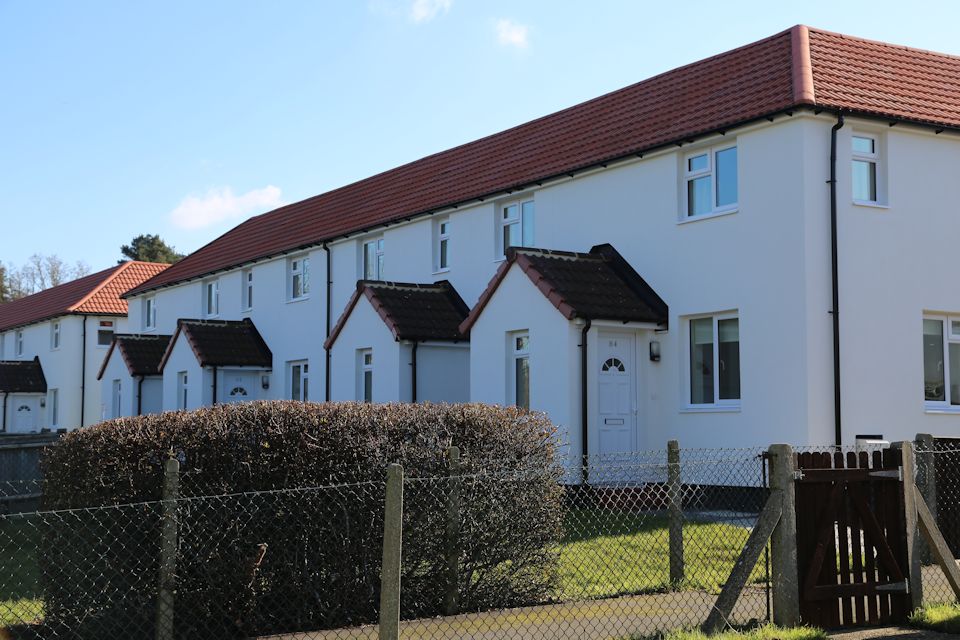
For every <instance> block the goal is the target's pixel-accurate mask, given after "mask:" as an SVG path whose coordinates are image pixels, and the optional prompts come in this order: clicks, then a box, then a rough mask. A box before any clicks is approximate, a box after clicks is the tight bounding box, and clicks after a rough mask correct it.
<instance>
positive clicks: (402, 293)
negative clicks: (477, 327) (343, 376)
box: [323, 280, 470, 349]
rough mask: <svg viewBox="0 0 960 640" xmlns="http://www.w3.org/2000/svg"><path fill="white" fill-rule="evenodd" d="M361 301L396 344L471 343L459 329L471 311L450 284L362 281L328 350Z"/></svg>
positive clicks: (358, 284)
mask: <svg viewBox="0 0 960 640" xmlns="http://www.w3.org/2000/svg"><path fill="white" fill-rule="evenodd" d="M361 297H366V298H367V300H369V301H370V304H371V305H372V306H373V308H374V310H375V311H376V312H377V313H378V314H379V315H380V318H381V319H382V320H383V322H384V324H386V325H387V328H388V329H390V332H391V333H392V334H393V337H394V339H396V340H416V341H418V342H419V341H424V340H443V341H453V342H456V341H461V340H468V339H469V332H468V333H467V334H464V333H462V332H461V331H460V329H459V326H460V323H461V322H463V320H464V318H466V317H467V314H468V312H469V310H470V309H469V307H467V305H466V303H464V301H463V299H462V298H461V297H460V294H458V293H457V290H456V289H454V288H453V285H452V284H450V283H449V282H447V281H446V280H442V281H440V282H437V283H435V284H412V283H406V282H381V281H375V280H360V281H359V282H357V288H356V290H355V291H354V292H353V295H352V296H351V297H350V300H349V301H348V302H347V306H346V309H344V311H343V314H342V315H341V316H340V319H339V320H338V321H337V324H336V326H334V328H333V330H332V331H331V333H330V337H329V338H328V339H327V340H326V342H324V345H323V346H324V348H325V349H329V348H330V347H332V346H333V343H334V342H336V340H337V336H339V335H340V332H341V331H342V330H343V327H344V326H345V325H346V323H347V320H348V319H349V318H350V314H351V313H352V312H353V309H354V307H356V306H357V302H358V301H359V300H360V298H361Z"/></svg>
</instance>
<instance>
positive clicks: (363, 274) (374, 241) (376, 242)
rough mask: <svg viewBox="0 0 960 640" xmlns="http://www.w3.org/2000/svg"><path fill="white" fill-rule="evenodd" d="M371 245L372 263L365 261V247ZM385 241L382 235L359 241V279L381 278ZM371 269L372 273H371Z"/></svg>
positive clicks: (384, 259)
mask: <svg viewBox="0 0 960 640" xmlns="http://www.w3.org/2000/svg"><path fill="white" fill-rule="evenodd" d="M369 246H372V247H373V252H372V254H371V255H372V256H373V263H372V264H368V263H367V255H368V254H367V247H369ZM385 249H386V243H385V242H384V241H383V236H377V237H375V238H367V239H366V240H364V241H363V242H361V243H360V278H361V280H383V279H384V273H385V271H386V266H385V264H386V257H385V256H386V251H385ZM371 271H372V275H371Z"/></svg>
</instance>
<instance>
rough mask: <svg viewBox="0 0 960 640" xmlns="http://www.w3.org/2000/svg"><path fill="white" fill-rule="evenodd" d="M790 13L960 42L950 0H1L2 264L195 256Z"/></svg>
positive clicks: (889, 36) (956, 48) (857, 31)
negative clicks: (153, 250)
mask: <svg viewBox="0 0 960 640" xmlns="http://www.w3.org/2000/svg"><path fill="white" fill-rule="evenodd" d="M888 5H889V6H888ZM797 23H805V24H809V25H811V26H817V27H820V28H824V29H830V30H834V31H840V32H844V33H849V34H851V35H858V36H863V37H868V38H875V39H879V40H886V41H890V42H895V43H898V44H907V45H911V46H916V47H921V48H926V49H933V50H938V51H943V52H947V53H953V54H960V37H958V35H957V34H958V32H957V24H960V3H955V2H953V1H952V0H942V1H941V2H924V1H920V0H913V1H912V2H908V3H904V2H897V3H892V2H890V3H888V2H885V1H880V0H875V1H873V2H851V1H846V0H845V1H843V2H838V1H832V2H821V1H817V2H814V1H807V2H799V3H781V2H769V1H766V2H735V1H732V0H731V1H727V2H723V1H718V0H711V1H705V0H687V1H685V2H663V1H657V2H652V1H651V2H647V1H643V2H641V1H635V2H626V1H624V2H603V1H601V0H593V1H591V2H577V3H573V2H559V1H557V0H552V1H548V0H544V1H536V2H534V1H530V2H521V1H518V0H515V1H512V2H507V1H501V0H483V1H481V0H354V1H348V0H326V1H310V2H307V1H303V2H295V1H288V0H283V1H276V2H273V1H271V2H266V1H263V2H238V1H234V0H231V1H222V2H221V1H210V0H201V1H197V0H191V1H189V2H186V1H179V0H164V1H162V2H161V1H153V2H127V1H122V2H121V1H116V2H107V1H101V0H89V1H87V2H73V1H69V2H67V1H62V2H57V1H53V0H49V1H43V2H34V1H31V0H0V96H2V99H0V261H3V262H12V263H14V264H21V263H23V262H24V261H25V260H26V258H27V256H29V255H30V254H32V253H35V252H40V253H48V254H49V253H57V254H59V255H60V256H61V257H63V258H64V259H66V260H68V261H71V262H73V261H76V260H84V261H86V262H87V263H88V264H90V266H91V267H93V268H94V269H99V268H103V267H106V266H109V265H111V264H113V263H114V262H115V261H116V260H117V259H118V258H119V249H118V248H119V245H120V244H122V243H124V242H127V241H129V239H130V238H132V237H133V236H134V235H137V234H139V233H159V234H160V235H161V236H163V237H164V238H165V239H166V240H168V242H170V243H171V244H173V245H175V246H176V247H177V248H178V249H179V250H181V251H184V252H189V251H192V250H194V249H196V248H198V247H200V246H201V245H203V244H205V243H206V242H208V241H209V240H211V239H213V238H214V237H216V236H217V235H219V234H221V233H223V232H224V231H225V230H227V229H229V228H230V227H232V226H233V225H235V224H237V223H238V222H240V221H241V220H242V219H243V218H244V217H246V216H249V215H253V214H256V213H261V212H263V211H265V210H269V209H271V208H273V207H274V206H276V204H278V203H282V202H293V201H296V200H300V199H302V198H306V197H309V196H311V195H315V194H317V193H321V192H323V191H326V190H329V189H331V188H334V187H337V186H340V185H343V184H346V183H349V182H352V181H354V180H358V179H360V178H363V177H366V176H368V175H371V174H373V173H376V172H379V171H382V170H385V169H389V168H390V167H393V166H396V165H398V164H401V163H404V162H407V161H410V160H414V159H416V158H419V157H422V156H424V155H427V154H429V153H432V152H435V151H439V150H442V149H445V148H448V147H450V146H453V145H456V144H459V143H462V142H467V141H469V140H472V139H475V138H477V137H480V136H483V135H486V134H489V133H493V132H496V131H499V130H501V129H504V128H506V127H509V126H512V125H515V124H518V123H521V122H524V121H527V120H529V119H531V118H534V117H537V116H540V115H543V114H546V113H550V112H552V111H555V110H557V109H560V108H563V107H566V106H569V105H572V104H575V103H577V102H580V101H582V100H586V99H589V98H591V97H594V96H597V95H599V94H602V93H605V92H607V91H610V90H613V89H617V88H619V87H622V86H625V85H627V84H631V83H633V82H636V81H638V80H641V79H643V78H646V77H649V76H651V75H654V74H656V73H659V72H662V71H666V70H668V69H671V68H673V67H676V66H679V65H682V64H686V63H688V62H693V61H695V60H698V59H700V58H703V57H706V56H709V55H712V54H715V53H719V52H721V51H724V50H727V49H730V48H733V47H736V46H739V45H742V44H746V43H748V42H752V41H754V40H757V39H760V38H763V37H765V36H768V35H772V34H773V33H775V32H777V31H780V30H783V29H785V28H787V27H789V26H791V25H794V24H797Z"/></svg>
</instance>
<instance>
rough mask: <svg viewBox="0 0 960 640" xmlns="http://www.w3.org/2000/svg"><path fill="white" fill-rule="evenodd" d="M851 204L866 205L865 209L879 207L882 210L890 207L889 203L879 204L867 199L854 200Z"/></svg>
mask: <svg viewBox="0 0 960 640" xmlns="http://www.w3.org/2000/svg"><path fill="white" fill-rule="evenodd" d="M853 206H855V207H866V208H867V209H881V210H884V211H886V210H887V209H889V208H890V205H888V204H881V203H879V202H870V201H869V200H854V201H853Z"/></svg>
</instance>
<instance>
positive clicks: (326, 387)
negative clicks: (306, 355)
mask: <svg viewBox="0 0 960 640" xmlns="http://www.w3.org/2000/svg"><path fill="white" fill-rule="evenodd" d="M323 251H324V252H325V253H326V254H327V313H326V315H327V322H326V327H327V328H326V334H325V337H324V343H326V341H327V340H329V339H330V318H331V316H330V301H331V298H332V295H333V294H332V291H331V287H332V285H333V279H331V277H330V267H331V259H330V247H329V246H328V245H327V243H326V242H324V243H323ZM324 351H326V353H325V356H324V357H325V358H326V361H325V363H324V371H323V385H324V397H325V399H326V401H327V402H330V349H329V348H327V349H324ZM414 385H416V382H414ZM414 394H416V387H414Z"/></svg>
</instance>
